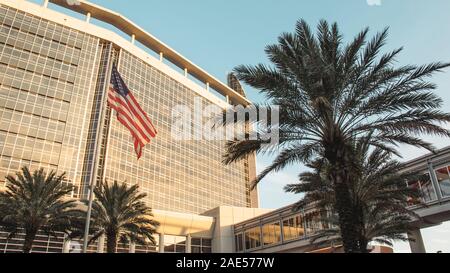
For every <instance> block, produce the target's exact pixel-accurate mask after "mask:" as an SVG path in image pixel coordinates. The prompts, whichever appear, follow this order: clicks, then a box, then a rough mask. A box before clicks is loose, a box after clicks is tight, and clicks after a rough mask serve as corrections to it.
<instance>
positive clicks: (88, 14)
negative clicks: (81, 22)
mask: <svg viewBox="0 0 450 273" xmlns="http://www.w3.org/2000/svg"><path fill="white" fill-rule="evenodd" d="M90 22H91V13H90V12H88V13H87V14H86V23H90Z"/></svg>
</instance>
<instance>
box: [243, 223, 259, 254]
mask: <svg viewBox="0 0 450 273" xmlns="http://www.w3.org/2000/svg"><path fill="white" fill-rule="evenodd" d="M260 246H261V228H260V227H255V228H252V229H249V230H247V231H246V232H245V249H246V250H250V249H255V248H258V247H260Z"/></svg>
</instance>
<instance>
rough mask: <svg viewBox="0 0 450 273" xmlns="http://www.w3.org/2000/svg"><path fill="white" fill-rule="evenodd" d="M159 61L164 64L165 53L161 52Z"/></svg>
mask: <svg viewBox="0 0 450 273" xmlns="http://www.w3.org/2000/svg"><path fill="white" fill-rule="evenodd" d="M159 61H160V62H163V61H164V53H162V52H159Z"/></svg>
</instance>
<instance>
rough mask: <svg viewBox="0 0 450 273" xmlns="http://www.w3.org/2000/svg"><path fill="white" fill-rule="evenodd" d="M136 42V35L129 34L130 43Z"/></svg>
mask: <svg viewBox="0 0 450 273" xmlns="http://www.w3.org/2000/svg"><path fill="white" fill-rule="evenodd" d="M135 42H136V35H134V34H133V35H131V43H132V44H133V45H134V43H135Z"/></svg>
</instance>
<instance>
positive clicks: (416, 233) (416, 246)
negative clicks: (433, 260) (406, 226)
mask: <svg viewBox="0 0 450 273" xmlns="http://www.w3.org/2000/svg"><path fill="white" fill-rule="evenodd" d="M408 238H409V239H412V240H413V241H410V242H409V246H410V247H411V252H412V253H427V251H426V249H425V244H424V243H423V238H422V233H421V232H420V229H416V230H412V231H410V234H408Z"/></svg>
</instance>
